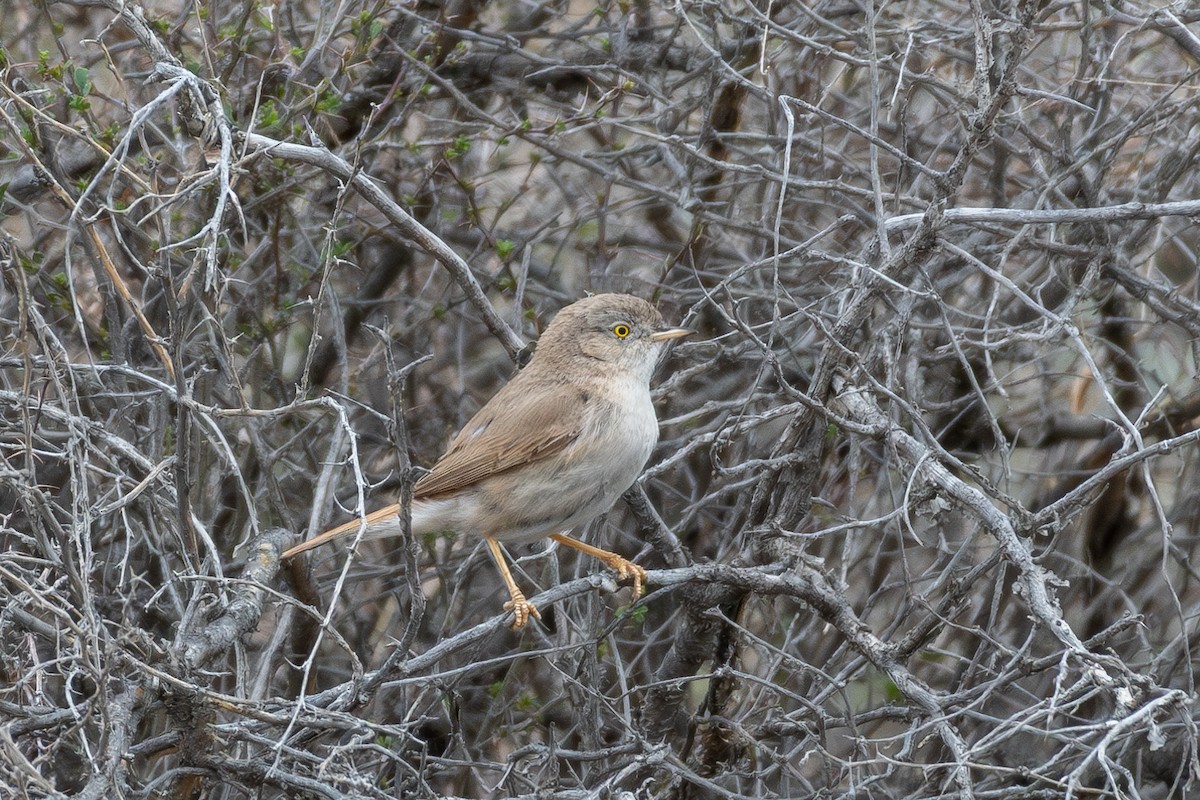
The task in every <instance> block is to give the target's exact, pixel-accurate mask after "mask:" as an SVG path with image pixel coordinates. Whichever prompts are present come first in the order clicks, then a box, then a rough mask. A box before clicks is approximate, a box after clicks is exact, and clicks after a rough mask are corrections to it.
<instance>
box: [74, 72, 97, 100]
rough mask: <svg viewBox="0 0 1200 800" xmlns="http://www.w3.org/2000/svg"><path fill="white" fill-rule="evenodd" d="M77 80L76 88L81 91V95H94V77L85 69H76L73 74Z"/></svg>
mask: <svg viewBox="0 0 1200 800" xmlns="http://www.w3.org/2000/svg"><path fill="white" fill-rule="evenodd" d="M73 77H74V78H75V88H76V89H78V90H79V94H82V95H86V94H91V93H92V76H91V75H90V74H89V73H88V71H87V70H86V69H84V68H83V67H76V68H75V72H74V74H73Z"/></svg>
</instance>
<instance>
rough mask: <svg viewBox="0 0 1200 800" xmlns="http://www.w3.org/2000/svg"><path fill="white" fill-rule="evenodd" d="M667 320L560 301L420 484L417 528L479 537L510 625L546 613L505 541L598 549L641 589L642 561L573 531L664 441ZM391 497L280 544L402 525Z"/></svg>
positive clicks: (609, 303)
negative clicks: (658, 382) (516, 570)
mask: <svg viewBox="0 0 1200 800" xmlns="http://www.w3.org/2000/svg"><path fill="white" fill-rule="evenodd" d="M691 333H693V331H691V330H688V329H686V328H671V327H668V326H667V325H666V324H665V323H664V322H663V318H662V315H660V314H659V313H658V311H657V309H655V308H654V306H652V305H650V304H649V303H647V302H646V301H645V300H642V299H640V298H637V297H633V296H632V295H626V294H599V295H595V296H593V297H588V298H585V299H583V300H580V301H578V302H575V303H572V304H571V305H569V306H567V307H566V308H564V309H562V310H561V311H560V312H559V313H558V316H556V317H555V318H554V321H553V322H551V323H550V325H549V327H547V328H546V331H545V333H543V334H542V337H541V339H540V340H539V341H538V346H537V349H536V351H535V352H534V355H533V358H532V359H531V360H530V362H529V364H528V365H527V366H526V367H525V368H524V369H522V370H521V371H519V372H518V373H517V374H516V375H514V376H513V378H512V380H510V381H509V382H508V383H507V384H505V385H504V386H503V387H502V388H501V389H500V391H499V392H497V393H496V394H495V396H493V397H492V399H491V400H489V401H488V402H487V403H486V404H485V405H484V406H483V408H481V409H479V412H478V413H476V414H475V416H473V417H472V418H471V419H470V421H469V422H467V424H466V425H465V426H464V427H463V429H462V430H461V431H459V433H458V435H457V436H455V437H454V441H453V442H451V443H450V447H449V449H448V450H446V453H445V454H444V455H443V456H442V457H441V458H440V459H439V460H438V462H437V463H436V464H434V465H433V469H432V470H430V472H429V473H428V474H426V475H424V476H423V477H422V478H421V479H420V480H418V481H417V483H416V485H415V486H414V487H413V500H412V506H411V513H412V532H413V534H414V535H416V536H423V535H425V534H429V533H437V532H441V531H452V532H454V533H456V534H461V535H468V536H477V537H481V538H482V539H483V540H484V541H485V542H487V546H488V550H489V551H490V552H491V554H492V558H493V559H494V560H495V562H496V566H497V567H498V568H499V569H500V574H501V576H503V578H504V582H505V584H506V585H507V587H508V593H509V595H510V597H511V599H510V600H509V601H508V602H507V603H505V604H504V609H505V610H506V611H512V612H513V623H512V627H513V629H514V630H517V629H520V628H523V627H525V624H526V623H527V622H528V621H529V618H530V617H535V618H537V619H541V614H540V613H539V612H538V610H537V608H536V607H535V606H534V605H533V604H532V603H530V602H529V601H528V600H527V599H526V598H525V595H524V594H523V593H522V592H521V590H520V588H519V587H518V586H517V583H516V581H515V580H513V576H512V573H511V572H510V571H509V569H508V564H507V563H506V562H505V560H504V555H503V553H502V551H501V549H500V543H501V542H512V543H522V542H532V541H536V540H538V539H542V538H546V537H549V538H550V539H553V540H554V541H556V542H559V543H560V544H564V545H567V546H569V547H573V548H575V549H577V550H581V551H583V552H584V553H587V554H589V555H592V556H595V557H596V558H598V559H600V560H601V561H602V562H604V563H605V564H607V565H608V566H609V567H610V568H612V569H614V570H616V573H617V576H618V577H619V578H621V579H623V580H624V579H626V578H628V579H631V580H632V581H633V592H634V597H635V598H636V597H640V596H641V593H642V585H643V584H644V583H645V581H646V571H645V570H644V569H642V568H641V567H640V566H638V565H637V564H634V563H633V562H632V561H629V560H627V559H625V558H623V557H621V556H619V555H617V554H616V553H611V552H609V551H607V550H601V549H600V548H598V547H593V546H592V545H590V544H586V543H584V542H581V541H578V540H576V539H572V538H571V537H569V536H567V532H568V531H570V530H571V529H573V528H577V527H579V526H581V525H584V524H586V523H587V522H588V521H590V520H591V519H592V518H594V517H595V516H597V515H598V514H601V513H603V512H604V511H607V510H608V509H609V508H610V507H611V506H612V504H613V503H614V502H616V499H617V498H618V497H619V496H620V495H621V494H622V493H623V492H624V491H625V490H626V489H628V488H629V487H630V486H632V485H633V482H634V481H635V480H637V477H638V475H640V474H641V472H642V469H643V468H644V467H645V466H646V461H647V460H648V459H649V458H650V453H651V452H652V451H653V450H654V445H655V444H656V443H657V442H658V418H657V417H656V416H655V413H654V405H653V403H652V402H651V400H650V377H651V375H652V374H653V372H654V367H655V364H656V363H657V361H658V357H659V355H660V353H661V351H662V349H663V347H664V345H665V343H666V342H667V341H668V340H670V339H676V338H679V337H681V336H687V335H688V334H691ZM400 513H401V508H400V505H399V504H398V503H394V504H392V505H390V506H386V507H385V508H381V509H379V510H378V511H375V512H373V513H371V514H368V515H366V517H365V518H363V519H356V520H352V521H350V522H347V523H346V524H344V525H339V526H338V527H336V528H333V529H331V530H328V531H326V532H325V533H322V534H321V535H319V536H317V537H315V538H313V539H310V540H309V541H307V542H303V543H301V544H299V545H296V546H295V547H293V548H291V549H290V550H288V551H286V552H285V553H284V554H283V558H285V559H287V558H291V557H292V556H295V555H297V554H298V553H303V552H304V551H306V550H310V549H312V548H314V547H318V546H320V545H323V544H325V543H326V542H329V541H332V540H334V539H337V538H340V537H343V536H347V535H350V534H353V533H355V532H357V531H358V530H359V528H360V526H363V525H365V531H364V535H367V536H371V537H376V536H389V535H393V536H394V535H397V534H399V533H400V532H401V523H400V516H399V515H400Z"/></svg>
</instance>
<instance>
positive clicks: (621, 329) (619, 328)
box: [612, 323, 629, 339]
mask: <svg viewBox="0 0 1200 800" xmlns="http://www.w3.org/2000/svg"><path fill="white" fill-rule="evenodd" d="M612 332H613V336H616V337H617V338H618V339H624V338H625V337H626V336H628V335H629V326H628V325H624V324H622V323H617V324H616V325H613V329H612Z"/></svg>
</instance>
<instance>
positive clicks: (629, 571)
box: [603, 553, 646, 600]
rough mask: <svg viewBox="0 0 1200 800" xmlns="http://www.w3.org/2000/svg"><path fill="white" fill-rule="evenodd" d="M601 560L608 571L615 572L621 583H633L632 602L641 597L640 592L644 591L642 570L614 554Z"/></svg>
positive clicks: (644, 578) (644, 573) (644, 583)
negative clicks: (626, 581)
mask: <svg viewBox="0 0 1200 800" xmlns="http://www.w3.org/2000/svg"><path fill="white" fill-rule="evenodd" d="M603 560H604V563H605V564H607V565H608V567H609V568H610V569H613V570H615V571H616V573H617V577H618V578H620V579H621V580H623V581H625V580H629V581H633V599H634V600H637V599H638V598H639V597H641V596H642V592H644V591H645V587H646V570H644V569H642V568H641V567H639V566H638V565H637V564H635V563H633V562H632V561H630V560H629V559H627V558H622V557H621V556H619V555H617V554H616V553H609V554H608V555H607V557H604V559H603Z"/></svg>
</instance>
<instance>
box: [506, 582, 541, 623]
mask: <svg viewBox="0 0 1200 800" xmlns="http://www.w3.org/2000/svg"><path fill="white" fill-rule="evenodd" d="M504 610H505V611H511V612H513V623H512V629H513V630H514V631H519V630H521V628H524V627H525V625H526V623H528V622H529V618H530V617H533V618H534V619H541V618H542V614H541V612H540V611H538V610H537V606H535V605H534V604H533V603H531V602H529V601H528V600H526V599H525V595H524V594H522V593H521V592H519V591H518V592H513V593H512V600H509V601H508V602H507V603H505V604H504Z"/></svg>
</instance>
